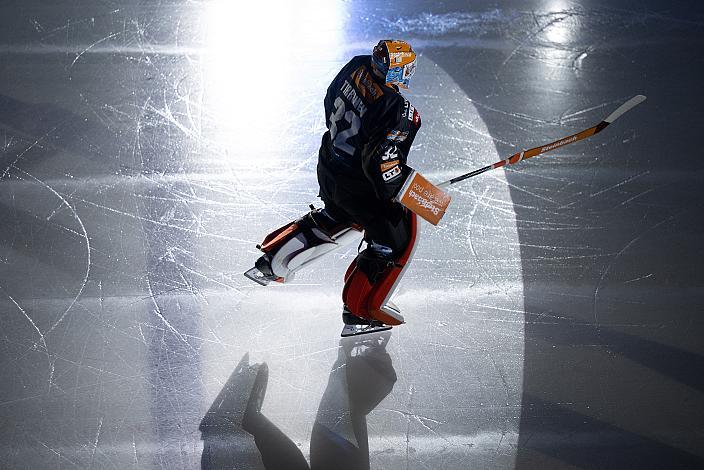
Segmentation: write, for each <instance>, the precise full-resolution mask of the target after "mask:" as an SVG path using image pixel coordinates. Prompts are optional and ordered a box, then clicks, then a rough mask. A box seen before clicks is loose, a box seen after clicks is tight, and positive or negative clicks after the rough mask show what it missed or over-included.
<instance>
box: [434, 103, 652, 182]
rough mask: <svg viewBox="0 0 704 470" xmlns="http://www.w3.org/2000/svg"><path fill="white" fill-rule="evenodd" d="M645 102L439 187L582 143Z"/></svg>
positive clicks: (625, 104) (624, 106)
mask: <svg viewBox="0 0 704 470" xmlns="http://www.w3.org/2000/svg"><path fill="white" fill-rule="evenodd" d="M643 101H645V96H643V95H636V96H634V97H633V98H631V99H630V100H628V101H626V102H625V103H623V104H622V105H621V106H619V107H618V108H617V109H616V111H614V112H613V113H611V114H609V115H608V116H607V117H606V118H604V120H603V121H601V122H600V123H599V124H597V125H596V126H593V127H590V128H589V129H584V130H583V131H582V132H578V133H576V134H572V135H570V136H568V137H563V138H562V139H558V140H556V141H554V142H551V143H549V144H545V145H541V146H539V147H534V148H532V149H530V150H523V151H521V152H518V153H515V154H513V155H511V156H510V157H508V158H507V159H505V160H501V161H499V162H496V163H494V164H493V165H489V166H485V167H484V168H479V169H478V170H474V171H470V172H469V173H465V174H464V175H460V176H457V177H455V178H452V179H450V180H447V181H443V182H442V183H440V184H438V185H437V187H438V188H442V187H445V186H449V185H451V184H455V183H459V182H460V181H464V180H466V179H467V178H471V177H472V176H477V175H480V174H482V173H484V172H486V171H489V170H493V169H495V168H501V167H502V166H505V165H513V164H514V163H518V162H520V161H521V160H525V159H527V158H531V157H535V156H536V155H540V154H543V153H546V152H549V151H551V150H555V149H557V148H560V147H563V146H565V145H568V144H572V143H574V142H577V141H580V140H582V139H586V138H587V137H591V136H593V135H594V134H597V133H599V132H601V131H603V130H604V128H606V126H608V125H609V124H611V123H612V122H614V121H615V120H616V119H618V118H620V117H621V116H622V115H623V114H624V113H625V112H627V111H629V110H630V109H631V108H633V107H634V106H636V105H639V104H640V103H642V102H643Z"/></svg>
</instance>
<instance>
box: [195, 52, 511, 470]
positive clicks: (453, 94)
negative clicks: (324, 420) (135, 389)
mask: <svg viewBox="0 0 704 470" xmlns="http://www.w3.org/2000/svg"><path fill="white" fill-rule="evenodd" d="M418 66H419V70H422V71H423V73H419V74H417V76H416V77H414V84H413V85H414V86H413V89H412V90H411V92H410V93H409V94H408V97H409V99H410V101H411V102H412V103H413V104H414V106H416V107H417V108H418V109H419V112H420V113H421V115H422V119H423V128H422V129H421V132H420V133H419V135H418V137H417V141H416V143H415V144H414V148H413V150H412V153H411V156H410V161H411V164H412V165H413V166H414V167H415V168H416V169H418V170H419V171H420V172H421V173H423V174H424V175H426V176H427V177H428V178H429V179H430V180H431V181H442V180H443V179H447V178H449V177H451V176H455V175H456V174H459V173H461V172H463V171H466V170H467V169H468V168H469V169H471V168H474V167H477V166H481V165H484V164H488V163H491V162H493V161H496V160H498V159H499V156H498V152H497V151H496V149H495V147H494V143H493V141H492V139H491V137H490V136H489V133H488V131H487V129H486V126H485V125H484V124H483V122H482V120H481V119H480V117H479V114H478V112H477V110H476V109H475V108H474V106H473V104H472V103H471V102H470V100H469V99H468V98H467V97H466V95H465V94H464V93H463V92H462V91H461V90H460V88H459V87H458V86H456V85H455V84H454V82H453V81H452V80H451V79H450V77H449V76H448V75H447V74H446V73H445V72H444V71H443V70H442V69H441V68H440V67H438V66H437V65H435V64H434V63H433V62H432V61H430V60H428V59H427V58H425V57H421V58H420V59H419V65H418ZM305 119H308V117H305ZM305 119H304V120H305ZM304 125H305V124H304ZM311 165H312V164H311ZM299 176H300V177H301V178H300V180H298V181H296V182H294V183H293V184H295V185H296V186H298V185H300V187H302V188H305V187H315V185H316V182H315V175H314V173H313V172H310V173H309V172H307V171H304V172H301V173H300V174H299ZM247 178H249V179H250V181H252V183H254V182H256V178H257V175H255V174H254V173H252V174H249V175H247ZM272 184H274V185H278V184H277V182H276V179H274V180H273V182H272ZM457 186H458V187H457V188H452V192H453V194H452V196H453V202H452V204H451V206H450V208H449V211H448V214H447V215H446V217H445V219H444V220H443V223H442V224H440V226H438V227H431V226H430V225H427V224H425V225H424V226H423V227H422V228H421V235H420V242H419V246H418V249H417V251H416V254H415V258H414V261H413V262H412V264H411V267H410V268H409V270H408V272H407V273H406V275H405V276H404V278H403V280H402V281H401V283H400V285H399V291H398V293H397V295H396V296H395V298H394V302H395V303H396V304H398V305H399V307H400V308H401V310H402V312H403V314H404V317H406V320H407V322H406V324H404V325H401V326H398V327H395V328H394V329H393V330H392V334H393V336H394V338H395V340H394V341H392V342H391V344H390V345H389V349H388V351H389V354H390V355H391V357H392V358H393V361H394V367H395V369H396V371H397V376H398V380H397V383H396V386H395V387H394V389H393V391H391V392H390V393H389V395H388V396H387V397H386V398H385V399H384V401H383V402H382V403H381V404H380V405H379V406H378V407H377V408H376V409H375V410H374V411H372V412H371V413H370V414H369V415H368V416H367V421H368V424H369V448H370V461H371V466H372V468H375V467H383V466H387V467H390V468H397V467H404V466H406V465H408V464H409V463H410V464H411V465H413V464H414V462H425V463H426V464H429V463H430V462H432V463H433V465H439V466H442V467H443V468H466V466H467V463H468V462H469V463H472V462H473V463H475V464H476V465H485V466H495V467H500V468H510V467H511V466H512V463H513V459H514V450H515V443H516V442H517V431H518V418H517V416H519V415H520V412H518V411H517V410H519V409H520V397H521V383H522V367H523V363H522V354H523V310H522V308H523V296H522V284H521V263H520V256H519V251H518V248H519V245H518V238H517V233H516V223H515V217H514V215H513V207H512V203H511V199H510V197H509V188H508V185H507V184H506V181H505V178H504V176H503V170H501V171H497V172H496V173H495V174H493V175H492V176H491V177H487V178H481V179H480V178H477V180H476V181H472V182H467V183H466V184H462V185H457ZM285 197H286V196H284V195H279V194H272V195H271V197H270V204H269V207H271V206H274V207H277V206H278V204H279V201H284V200H285ZM299 197H300V195H299ZM304 202H308V201H304ZM304 208H305V206H304V205H303V204H301V205H300V209H299V210H301V212H302V211H303V210H305V209H304ZM286 210H287V211H289V212H290V214H289V215H285V214H284V215H276V217H277V219H276V220H274V221H272V220H271V217H272V216H271V214H269V215H268V216H267V212H268V209H265V208H262V209H261V210H259V211H258V212H256V213H253V214H252V215H251V216H250V219H251V220H252V221H253V225H252V227H250V228H249V231H250V232H251V233H254V232H255V231H256V230H259V235H260V236H261V235H262V234H265V233H267V230H270V229H271V226H272V225H276V224H277V223H279V222H281V223H285V222H286V221H287V220H286V218H287V219H289V220H290V218H293V217H295V216H298V215H300V214H299V213H294V212H293V211H294V210H295V208H293V209H290V208H289V206H287V208H286ZM278 217H281V218H280V219H279V218H278ZM284 217H286V218H284ZM252 238H254V235H253V236H252ZM354 255H355V250H354V249H351V250H348V251H346V252H341V253H336V254H333V255H330V256H329V257H328V258H327V259H325V260H324V261H321V262H319V263H317V264H316V265H315V266H314V267H313V268H312V269H310V270H308V271H301V272H300V273H298V276H297V279H296V281H295V282H293V283H292V284H287V285H284V286H279V285H270V286H268V287H267V288H260V287H259V286H257V285H254V284H253V283H251V282H249V281H247V280H246V279H244V278H243V280H242V281H241V282H242V283H243V284H242V287H241V288H240V289H239V292H240V294H242V297H241V298H240V299H239V300H237V301H236V303H235V304H234V305H236V307H235V309H234V310H233V309H232V308H230V309H229V310H230V313H227V314H225V316H223V317H221V318H216V317H215V316H213V317H210V315H206V318H204V323H205V325H206V329H209V330H211V331H217V332H218V333H217V334H218V337H220V338H223V339H224V338H227V339H224V341H225V343H227V344H229V345H230V346H226V345H225V344H217V343H208V344H206V345H205V351H204V354H205V355H206V357H207V358H208V359H206V361H205V364H206V372H205V375H206V376H207V377H208V379H207V382H208V388H209V389H210V392H209V394H210V395H213V396H214V394H215V393H217V390H213V389H211V387H212V386H214V385H216V384H215V383H214V382H217V377H218V376H223V375H226V373H225V372H224V371H222V370H220V369H219V366H218V365H217V364H215V362H214V361H215V360H216V358H218V357H220V358H222V354H223V352H225V354H226V355H228V357H229V356H231V355H232V354H233V353H234V351H235V350H239V351H242V352H243V351H244V350H248V351H250V352H251V354H252V355H253V357H256V358H257V360H263V361H266V362H267V364H268V366H269V368H270V371H271V374H270V377H271V382H270V384H269V389H268V392H267V394H268V398H267V400H266V401H265V403H264V409H263V413H264V414H265V415H266V416H267V417H268V418H269V419H270V420H271V421H272V422H275V423H276V425H277V427H279V429H281V430H282V432H284V433H285V434H286V435H287V436H289V437H290V438H291V439H292V440H293V441H294V442H297V443H303V442H307V440H308V439H309V436H310V435H311V433H312V430H313V426H314V423H313V421H312V417H313V416H312V415H313V413H315V409H316V407H317V404H318V403H319V402H320V399H321V397H322V394H323V393H324V390H323V389H322V386H323V385H324V382H325V377H326V376H327V370H328V367H329V366H328V365H329V364H331V363H332V362H334V360H335V359H334V357H335V354H336V351H337V347H336V346H335V345H334V344H335V343H333V341H336V339H335V338H338V337H339V328H340V326H341V320H340V314H341V307H342V305H341V301H340V292H341V290H342V276H343V274H344V271H345V268H346V267H347V265H348V264H349V263H350V262H351V261H352V259H353V257H354ZM245 258H246V257H244V256H243V262H244V261H248V262H249V263H251V262H252V260H254V259H255V258H256V252H255V251H254V250H252V253H251V256H250V257H249V258H246V259H245ZM226 298H227V294H223V295H215V296H209V299H208V300H209V304H210V307H209V310H210V311H211V312H226V311H228V309H227V307H226V304H227V300H226ZM262 312H266V314H263V313H262ZM223 347H225V349H224V350H223V349H222V348H223ZM240 354H241V352H240ZM321 384H323V385H321ZM218 388H219V386H218ZM300 448H301V449H302V450H303V451H304V453H305V452H306V450H307V449H306V446H305V445H302V446H301V447H300Z"/></svg>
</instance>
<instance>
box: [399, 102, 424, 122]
mask: <svg viewBox="0 0 704 470" xmlns="http://www.w3.org/2000/svg"><path fill="white" fill-rule="evenodd" d="M416 116H417V117H416ZM401 117H405V118H406V119H408V120H409V121H413V122H415V123H416V124H418V122H420V114H418V111H416V108H414V107H413V105H412V104H411V103H409V102H408V101H404V103H403V113H402V114H401ZM416 119H417V121H416Z"/></svg>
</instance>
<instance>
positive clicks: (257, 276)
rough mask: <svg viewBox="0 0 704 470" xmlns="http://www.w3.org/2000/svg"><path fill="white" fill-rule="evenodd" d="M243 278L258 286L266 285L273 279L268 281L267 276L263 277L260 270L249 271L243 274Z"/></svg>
mask: <svg viewBox="0 0 704 470" xmlns="http://www.w3.org/2000/svg"><path fill="white" fill-rule="evenodd" d="M244 275H245V277H247V278H249V279H251V280H253V281H254V282H256V283H257V284H260V285H262V286H266V285H268V284H269V283H270V282H271V281H272V280H273V279H269V278H268V277H267V276H265V275H264V273H262V272H261V271H260V270H258V269H257V268H252V269H250V270H249V271H247V272H245V273H244Z"/></svg>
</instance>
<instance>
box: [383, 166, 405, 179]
mask: <svg viewBox="0 0 704 470" xmlns="http://www.w3.org/2000/svg"><path fill="white" fill-rule="evenodd" d="M400 174H401V167H400V166H398V165H396V166H394V167H393V168H392V169H390V170H389V171H386V172H384V173H382V174H381V177H382V178H384V181H386V182H388V181H391V180H392V179H394V178H396V177H397V176H398V175H400Z"/></svg>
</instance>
